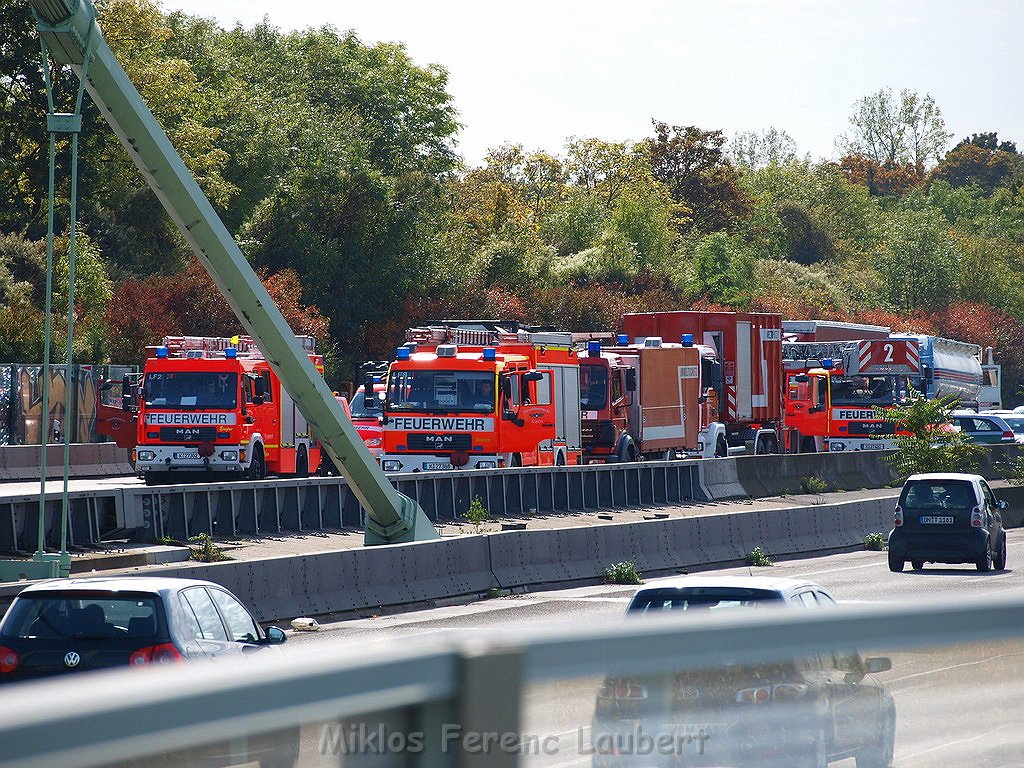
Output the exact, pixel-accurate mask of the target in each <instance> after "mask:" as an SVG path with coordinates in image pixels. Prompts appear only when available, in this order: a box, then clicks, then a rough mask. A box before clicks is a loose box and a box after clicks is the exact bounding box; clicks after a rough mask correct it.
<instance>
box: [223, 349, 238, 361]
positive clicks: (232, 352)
mask: <svg viewBox="0 0 1024 768" xmlns="http://www.w3.org/2000/svg"><path fill="white" fill-rule="evenodd" d="M224 357H226V358H227V359H228V360H233V359H234V358H236V357H238V350H237V349H236V348H235V347H228V348H227V349H225V350H224Z"/></svg>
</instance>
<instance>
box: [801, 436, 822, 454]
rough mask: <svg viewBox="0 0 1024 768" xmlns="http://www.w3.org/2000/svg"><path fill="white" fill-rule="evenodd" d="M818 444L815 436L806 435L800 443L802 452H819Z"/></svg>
mask: <svg viewBox="0 0 1024 768" xmlns="http://www.w3.org/2000/svg"><path fill="white" fill-rule="evenodd" d="M817 452H818V446H816V445H815V444H814V438H813V437H805V438H804V439H803V441H802V442H801V443H800V453H817Z"/></svg>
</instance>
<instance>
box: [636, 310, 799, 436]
mask: <svg viewBox="0 0 1024 768" xmlns="http://www.w3.org/2000/svg"><path fill="white" fill-rule="evenodd" d="M622 330H623V332H624V333H626V335H627V336H628V337H629V338H630V340H631V341H633V342H634V343H638V344H642V343H643V340H644V339H646V338H649V337H659V338H661V339H663V340H665V341H668V340H671V341H672V342H677V341H681V340H682V337H683V335H684V334H687V335H689V336H690V337H691V338H692V339H693V341H694V342H695V343H697V344H702V345H704V346H706V347H709V348H710V349H711V350H713V353H714V356H715V357H716V358H717V359H718V360H719V361H720V363H721V369H720V375H719V372H718V369H717V368H716V369H712V370H711V371H710V373H711V374H712V375H713V376H715V377H716V378H714V379H713V380H711V381H709V382H708V385H709V386H711V387H712V389H713V390H714V392H715V394H716V395H717V406H718V414H717V417H716V418H715V419H714V422H716V423H720V424H722V425H724V428H723V430H722V431H721V432H720V433H719V435H718V436H717V437H715V442H714V451H713V455H715V456H724V455H726V452H728V453H742V452H744V451H746V452H752V453H776V452H777V451H778V450H779V447H780V446H781V445H782V439H781V435H782V417H783V406H782V318H781V316H779V315H777V314H773V313H742V312H694V311H680V312H647V313H634V314H627V315H623V318H622Z"/></svg>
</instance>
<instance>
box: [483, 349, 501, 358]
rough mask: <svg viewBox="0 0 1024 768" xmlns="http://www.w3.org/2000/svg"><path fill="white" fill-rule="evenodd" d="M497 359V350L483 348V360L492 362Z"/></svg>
mask: <svg viewBox="0 0 1024 768" xmlns="http://www.w3.org/2000/svg"><path fill="white" fill-rule="evenodd" d="M497 359H498V350H496V349H495V348H494V347H484V360H488V361H494V360H497Z"/></svg>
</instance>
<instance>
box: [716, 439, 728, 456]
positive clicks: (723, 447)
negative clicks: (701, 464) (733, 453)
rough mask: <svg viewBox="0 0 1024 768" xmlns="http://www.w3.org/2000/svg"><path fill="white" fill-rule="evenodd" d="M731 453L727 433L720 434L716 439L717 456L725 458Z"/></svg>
mask: <svg viewBox="0 0 1024 768" xmlns="http://www.w3.org/2000/svg"><path fill="white" fill-rule="evenodd" d="M728 455H729V444H728V443H727V442H725V435H719V436H718V440H716V441H715V457H716V458H719V459H724V458H725V457H726V456H728Z"/></svg>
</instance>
